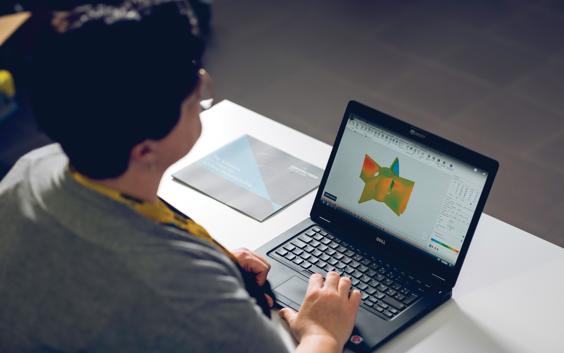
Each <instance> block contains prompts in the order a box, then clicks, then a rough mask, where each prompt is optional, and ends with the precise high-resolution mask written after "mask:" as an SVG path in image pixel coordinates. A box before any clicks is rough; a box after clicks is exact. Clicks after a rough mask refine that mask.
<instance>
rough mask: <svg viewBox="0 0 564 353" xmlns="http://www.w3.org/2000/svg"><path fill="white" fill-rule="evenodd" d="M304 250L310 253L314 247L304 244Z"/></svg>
mask: <svg viewBox="0 0 564 353" xmlns="http://www.w3.org/2000/svg"><path fill="white" fill-rule="evenodd" d="M304 250H305V251H307V252H309V253H311V252H313V251H314V250H315V248H314V247H312V246H310V245H308V246H306V247H305V248H304Z"/></svg>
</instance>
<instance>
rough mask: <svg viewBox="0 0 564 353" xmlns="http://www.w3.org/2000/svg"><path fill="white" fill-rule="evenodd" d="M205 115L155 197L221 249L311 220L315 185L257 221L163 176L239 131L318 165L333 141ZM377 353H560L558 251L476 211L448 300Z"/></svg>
mask: <svg viewBox="0 0 564 353" xmlns="http://www.w3.org/2000/svg"><path fill="white" fill-rule="evenodd" d="M202 121H203V127H204V130H203V133H202V137H201V138H200V140H199V141H198V143H197V144H196V146H195V147H194V149H193V150H192V151H191V152H190V154H189V155H188V156H186V157H185V158H183V159H182V160H180V161H178V162H177V163H176V164H175V165H173V166H172V167H171V168H170V169H169V171H167V173H166V174H165V177H164V178H163V182H162V183H161V186H160V188H159V195H160V196H161V197H163V198H164V199H166V200H167V201H168V202H170V203H171V204H172V205H173V206H174V207H176V208H178V209H179V210H181V211H182V212H185V213H186V214H188V215H190V216H191V217H193V218H194V219H195V220H196V221H198V222H199V223H201V224H202V225H204V226H205V227H206V228H207V229H208V230H209V231H210V232H211V234H213V236H214V237H215V238H216V239H218V240H219V241H220V242H222V243H223V244H224V245H225V246H226V247H228V248H237V247H247V248H250V249H255V248H257V247H259V246H260V245H262V244H264V243H266V242H267V241H268V240H270V239H272V238H273V237H275V236H276V235H278V234H280V233H282V232H283V231H285V230H286V229H288V228H289V227H290V226H292V225H294V224H296V223H298V222H299V221H301V220H303V219H304V218H306V217H308V216H309V211H310V208H311V205H312V204H313V200H314V197H315V192H316V191H312V192H310V193H309V194H308V195H306V196H305V197H303V198H301V199H300V200H298V201H297V202H295V203H294V204H292V205H290V206H289V207H288V208H286V209H284V210H282V211H281V212H279V213H278V214H276V215H274V216H273V217H271V218H269V219H267V220H266V221H264V222H263V223H259V222H257V221H255V220H253V219H251V218H249V217H247V216H244V215H243V214H241V213H239V212H237V211H235V210H233V209H231V208H229V207H227V206H225V205H223V204H221V203H219V202H217V201H214V200H212V199H211V198H209V197H207V196H204V195H202V194H200V193H199V192H197V191H194V190H192V189H190V188H188V187H186V186H183V185H181V184H179V183H177V182H175V181H173V180H172V178H171V176H170V175H171V174H172V173H173V172H175V171H177V170H178V169H180V168H182V167H184V166H185V165H187V164H189V163H191V162H193V161H196V160H198V159H199V158H201V157H203V156H205V155H206V154H208V153H210V152H211V151H213V150H215V149H216V148H218V147H220V146H223V145H224V144H226V143H227V142H229V141H232V140H234V139H236V138H237V137H239V136H241V135H243V134H245V133H247V134H250V135H253V136H255V137H257V138H259V139H261V140H263V141H267V142H268V143H270V144H271V145H273V146H275V147H278V148H280V149H282V150H284V151H287V152H288V153H291V154H293V155H295V156H297V157H299V158H301V159H303V160H306V161H308V162H310V163H312V164H314V165H317V166H319V167H321V168H324V167H325V164H326V162H327V159H328V157H329V153H330V151H331V146H329V145H326V144H324V143H322V142H320V141H317V140H315V139H313V138H311V137H309V136H307V135H304V134H302V133H300V132H298V131H295V130H293V129H291V128H289V127H287V126H284V125H281V124H279V123H277V122H275V121H272V120H270V119H268V118H265V117H263V116H261V115H259V114H257V113H254V112H252V111H250V110H248V109H245V108H243V107H241V106H239V105H236V104H234V103H232V102H229V101H223V102H221V103H219V104H217V105H216V106H215V107H213V108H212V109H210V110H209V111H206V112H204V113H203V114H202ZM494 187H495V182H494ZM378 352H398V353H399V352H402V353H403V352H410V353H415V352H428V353H436V352H449V353H450V352H472V353H476V352H539V353H541V352H542V353H545V352H559V353H562V352H564V250H563V249H562V248H560V247H558V246H555V245H553V244H551V243H548V242H546V241H544V240H542V239H539V238H537V237H535V236H533V235H531V234H529V233H527V232H524V231H522V230H520V229H517V228H515V227H513V226H511V225H509V224H507V223H504V222H501V221H499V220H497V219H495V218H493V217H491V216H488V215H486V214H483V215H482V217H481V220H480V223H479V225H478V229H477V231H476V234H475V236H474V239H473V242H472V245H471V246H470V250H469V252H468V255H467V258H466V261H465V263H464V266H463V268H462V272H461V273H460V277H459V279H458V282H457V285H456V287H455V288H454V291H453V298H452V300H450V301H448V302H447V303H446V304H444V305H443V306H441V307H440V308H438V309H437V310H435V311H434V312H432V313H431V314H429V315H427V316H426V317H425V318H423V319H422V320H420V321H419V322H417V323H416V324H415V325H413V326H412V327H410V328H409V329H407V330H406V331H405V332H403V333H402V334H400V335H399V336H398V337H396V338H395V339H393V340H392V341H391V342H389V343H387V344H386V345H384V346H383V347H382V348H380V349H379V350H378Z"/></svg>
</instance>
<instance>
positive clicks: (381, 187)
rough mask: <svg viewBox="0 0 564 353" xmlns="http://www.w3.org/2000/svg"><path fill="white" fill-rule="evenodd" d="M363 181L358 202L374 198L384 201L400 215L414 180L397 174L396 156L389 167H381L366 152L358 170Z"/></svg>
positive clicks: (405, 205) (397, 162)
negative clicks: (363, 184)
mask: <svg viewBox="0 0 564 353" xmlns="http://www.w3.org/2000/svg"><path fill="white" fill-rule="evenodd" d="M360 179H362V181H364V182H365V184H366V185H365V186H364V190H362V195H360V200H358V203H363V202H366V201H369V200H376V201H379V202H383V203H385V204H386V205H387V206H388V207H389V208H390V209H391V210H392V211H394V213H395V214H397V215H398V216H400V215H401V214H402V213H403V212H404V211H405V208H406V207H407V203H408V202H409V197H410V196H411V191H413V186H414V185H415V182H413V181H411V180H408V179H405V178H402V177H400V176H399V160H398V159H397V158H396V159H395V160H394V162H393V163H392V165H391V166H390V167H389V168H386V167H381V166H380V165H379V164H378V163H376V161H374V160H373V159H372V158H370V156H368V155H367V154H366V155H364V163H363V164H362V170H361V171H360Z"/></svg>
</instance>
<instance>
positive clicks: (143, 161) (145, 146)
mask: <svg viewBox="0 0 564 353" xmlns="http://www.w3.org/2000/svg"><path fill="white" fill-rule="evenodd" d="M155 147H156V146H155V145H154V143H153V142H152V141H151V140H145V141H142V142H140V143H138V144H136V145H135V146H133V148H132V149H131V153H130V155H129V160H130V162H131V163H133V164H135V165H142V166H145V167H148V168H149V169H150V168H151V166H153V167H154V165H155V164H156V162H157V153H156V149H155Z"/></svg>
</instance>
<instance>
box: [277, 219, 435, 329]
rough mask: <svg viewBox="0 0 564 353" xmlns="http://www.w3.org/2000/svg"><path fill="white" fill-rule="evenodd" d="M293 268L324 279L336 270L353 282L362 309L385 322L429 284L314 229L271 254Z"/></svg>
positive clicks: (400, 311)
mask: <svg viewBox="0 0 564 353" xmlns="http://www.w3.org/2000/svg"><path fill="white" fill-rule="evenodd" d="M269 255H270V256H272V257H273V258H276V259H278V260H280V261H281V262H283V263H286V264H288V265H290V267H296V266H299V267H301V268H302V269H306V270H308V271H310V272H311V273H321V274H323V275H324V276H325V275H326V274H327V272H329V271H335V272H338V273H339V274H341V275H342V276H347V277H349V278H350V279H351V281H352V285H353V287H354V288H357V289H359V290H360V291H361V293H362V302H361V303H362V304H361V305H362V306H363V307H365V308H366V309H368V310H369V311H371V312H373V313H375V314H377V315H378V316H380V317H382V318H384V319H393V318H394V317H396V316H398V315H400V314H401V313H402V312H403V311H405V309H407V308H408V307H409V306H410V305H412V304H413V303H415V302H416V301H417V300H418V299H419V298H420V297H421V295H422V294H423V293H424V292H425V291H426V290H427V289H428V288H429V285H427V284H424V283H423V282H421V281H419V280H417V279H416V278H414V277H413V276H411V275H409V274H406V273H405V272H402V271H401V270H400V269H398V268H396V267H394V266H392V265H390V264H389V263H386V262H385V261H383V260H382V259H379V258H375V257H372V256H369V255H368V254H366V253H364V252H363V251H361V250H359V249H357V248H355V247H354V246H353V245H351V244H348V243H346V242H345V241H344V240H342V239H338V238H336V237H334V236H332V235H331V234H329V233H327V232H326V231H324V230H323V229H321V228H320V227H317V226H314V227H311V228H309V229H307V230H305V231H304V232H302V233H300V234H298V235H296V236H295V237H294V238H292V239H290V240H288V241H287V242H285V243H284V244H282V245H280V246H279V247H277V248H276V249H274V250H273V251H271V252H270V253H269Z"/></svg>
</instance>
